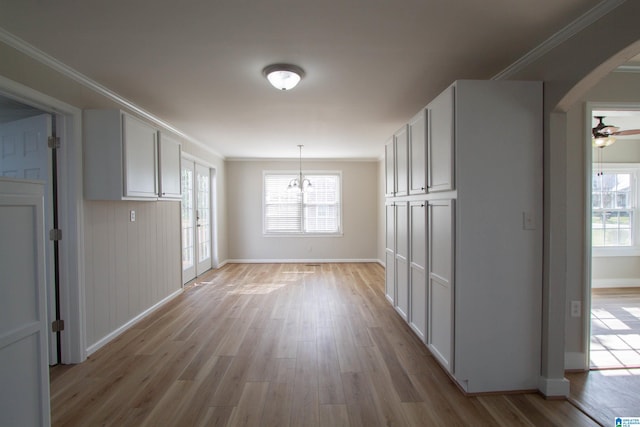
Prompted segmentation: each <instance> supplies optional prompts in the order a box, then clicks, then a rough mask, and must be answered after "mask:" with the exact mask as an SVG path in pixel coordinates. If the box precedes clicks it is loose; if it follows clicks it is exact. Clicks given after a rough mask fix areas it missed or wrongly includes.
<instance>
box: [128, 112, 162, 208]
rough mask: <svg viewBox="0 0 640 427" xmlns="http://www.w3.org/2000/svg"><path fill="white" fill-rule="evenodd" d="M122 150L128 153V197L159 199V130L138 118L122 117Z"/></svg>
mask: <svg viewBox="0 0 640 427" xmlns="http://www.w3.org/2000/svg"><path fill="white" fill-rule="evenodd" d="M122 123H123V127H122V129H123V130H122V147H123V152H124V172H125V173H124V196H125V197H151V198H155V197H157V195H158V180H157V169H156V168H157V164H158V157H157V156H158V152H157V148H156V145H157V137H158V134H157V130H156V129H155V128H154V127H153V126H150V125H148V124H147V123H145V122H143V121H140V120H138V119H136V118H133V117H131V116H128V115H126V114H123V115H122Z"/></svg>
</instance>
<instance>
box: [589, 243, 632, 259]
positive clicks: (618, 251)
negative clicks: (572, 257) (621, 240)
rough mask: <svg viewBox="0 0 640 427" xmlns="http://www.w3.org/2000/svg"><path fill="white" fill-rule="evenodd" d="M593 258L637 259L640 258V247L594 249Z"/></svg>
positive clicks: (592, 251)
mask: <svg viewBox="0 0 640 427" xmlns="http://www.w3.org/2000/svg"><path fill="white" fill-rule="evenodd" d="M591 256H592V257H594V258H606V257H637V256H640V247H637V246H632V247H628V248H621V247H610V248H593V249H592V250H591Z"/></svg>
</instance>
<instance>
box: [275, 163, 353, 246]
mask: <svg viewBox="0 0 640 427" xmlns="http://www.w3.org/2000/svg"><path fill="white" fill-rule="evenodd" d="M297 177H298V174H296V173H283V172H264V209H263V212H264V218H263V221H264V226H263V229H264V233H265V234H280V235H282V234H319V235H331V234H334V235H335V234H340V233H341V232H342V223H341V216H342V215H341V213H342V212H341V175H340V173H339V172H317V173H313V174H305V178H307V179H309V181H311V189H310V190H307V191H305V192H304V193H300V192H298V191H291V190H287V187H288V185H289V182H290V181H291V180H292V179H295V178H297Z"/></svg>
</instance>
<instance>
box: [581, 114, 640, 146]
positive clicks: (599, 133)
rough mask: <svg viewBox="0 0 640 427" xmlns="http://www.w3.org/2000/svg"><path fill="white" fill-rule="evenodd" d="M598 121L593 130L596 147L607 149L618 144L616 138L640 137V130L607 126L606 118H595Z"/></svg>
mask: <svg viewBox="0 0 640 427" xmlns="http://www.w3.org/2000/svg"><path fill="white" fill-rule="evenodd" d="M593 118H594V119H597V120H598V124H597V125H596V126H595V127H594V128H593V129H592V130H591V133H592V135H593V145H595V146H596V147H600V148H603V147H607V146H609V145H611V144H613V143H614V142H616V140H615V138H614V136H625V135H640V129H627V130H620V128H619V127H616V126H610V125H606V124H605V123H604V116H593Z"/></svg>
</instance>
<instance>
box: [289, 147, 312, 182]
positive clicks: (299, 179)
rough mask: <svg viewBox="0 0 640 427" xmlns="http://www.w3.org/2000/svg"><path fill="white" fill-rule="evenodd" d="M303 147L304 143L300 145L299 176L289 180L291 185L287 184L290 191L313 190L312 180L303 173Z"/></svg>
mask: <svg viewBox="0 0 640 427" xmlns="http://www.w3.org/2000/svg"><path fill="white" fill-rule="evenodd" d="M302 147H304V145H298V149H299V150H300V171H299V174H298V177H297V178H293V179H292V180H291V181H289V185H288V186H287V190H288V191H299V192H302V193H304V192H305V191H310V190H311V181H309V180H308V179H307V178H305V177H304V176H303V175H302Z"/></svg>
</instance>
